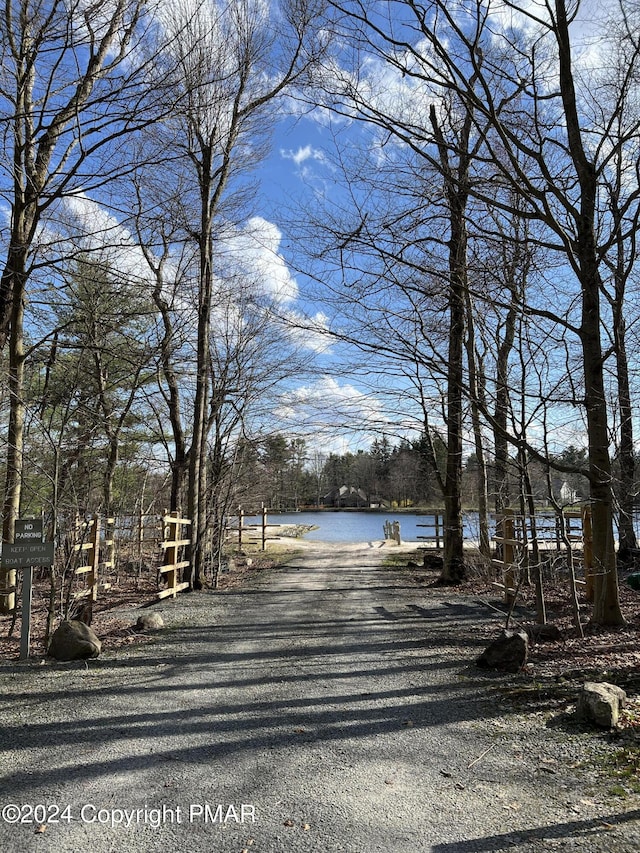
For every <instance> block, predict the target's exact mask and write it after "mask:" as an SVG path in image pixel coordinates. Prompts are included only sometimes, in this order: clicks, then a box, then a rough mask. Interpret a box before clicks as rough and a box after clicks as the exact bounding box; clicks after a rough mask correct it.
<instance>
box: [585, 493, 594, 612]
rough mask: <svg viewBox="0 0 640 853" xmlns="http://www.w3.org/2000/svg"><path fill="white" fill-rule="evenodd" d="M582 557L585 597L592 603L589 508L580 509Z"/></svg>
mask: <svg viewBox="0 0 640 853" xmlns="http://www.w3.org/2000/svg"><path fill="white" fill-rule="evenodd" d="M582 555H583V562H584V580H585V595H586V597H587V601H593V598H594V582H593V532H592V528H591V507H590V506H588V505H586V504H585V506H583V507H582Z"/></svg>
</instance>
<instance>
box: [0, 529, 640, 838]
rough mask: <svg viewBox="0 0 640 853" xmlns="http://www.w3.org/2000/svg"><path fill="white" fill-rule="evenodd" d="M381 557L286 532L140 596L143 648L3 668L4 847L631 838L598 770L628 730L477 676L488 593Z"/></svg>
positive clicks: (554, 691)
mask: <svg viewBox="0 0 640 853" xmlns="http://www.w3.org/2000/svg"><path fill="white" fill-rule="evenodd" d="M285 544H286V543H285ZM283 547H284V546H283ZM387 550H388V549H387V547H386V546H380V543H371V544H363V545H359V546H343V545H336V546H327V545H322V544H319V543H310V542H306V543H304V544H302V543H300V542H295V543H293V550H292V551H291V552H290V557H289V558H288V559H286V560H285V562H284V565H282V566H280V567H279V568H275V569H272V570H267V571H261V572H256V573H254V574H253V575H250V576H249V575H248V576H247V577H245V579H244V582H243V584H242V585H241V586H240V587H237V588H228V589H227V590H223V591H219V592H216V593H211V592H203V593H198V594H192V595H183V596H180V597H179V598H178V599H177V600H175V601H163V602H159V603H158V604H157V605H154V608H153V609H156V610H158V611H159V612H160V613H161V614H162V615H163V618H164V620H165V623H166V626H167V627H166V628H165V629H164V630H162V631H160V632H159V633H158V634H156V635H154V636H153V637H152V638H151V639H150V640H148V642H147V643H146V644H144V645H132V646H130V647H128V648H121V649H119V650H117V651H107V652H105V653H104V655H103V656H101V658H99V659H98V660H96V661H90V662H88V663H87V664H84V663H70V664H52V663H45V664H43V665H38V664H36V663H33V664H28V665H17V664H15V663H3V664H1V665H0V696H1V699H0V712H1V714H2V718H1V719H2V728H1V730H0V751H1V763H0V766H1V767H2V780H1V783H0V804H1V805H2V806H5V807H6V806H7V805H9V806H10V805H11V804H15V805H17V806H19V811H18V812H15V813H14V811H12V810H11V809H10V810H9V812H6V811H5V813H4V814H5V820H4V821H2V822H0V849H2V850H5V851H18V852H19V853H21V851H31V850H36V849H37V850H39V851H52V853H53V851H55V853H58V851H62V850H80V849H85V848H90V849H92V851H94V853H106V851H112V850H116V849H127V850H128V851H132V853H136V851H140V853H142V851H145V853H146V851H150V852H151V853H153V851H162V853H171V851H176V853H177V851H178V850H182V849H184V848H185V847H188V848H189V849H191V850H193V851H203V853H204V851H207V853H210V851H216V853H240V851H243V850H247V851H264V853H279V851H287V853H288V852H289V851H292V853H293V851H295V853H298V851H323V853H332V851H348V853H362V851H365V850H366V851H367V853H369V851H385V853H389V852H390V853H394V851H398V853H400V851H403V853H404V851H406V850H408V849H413V850H418V851H435V853H454V851H460V853H467V851H497V850H503V849H505V850H506V849H509V850H520V851H542V850H547V849H548V848H549V847H554V846H556V847H561V848H562V849H563V850H575V851H581V853H582V851H584V850H589V851H590V853H591V851H594V853H597V851H603V853H605V852H606V853H608V851H613V850H616V851H619V853H631V851H636V850H637V849H639V848H640V828H639V824H638V818H639V817H640V810H639V806H640V798H639V797H638V795H636V794H634V793H632V792H631V790H624V795H623V794H622V793H620V792H618V794H614V793H613V788H614V787H615V786H616V785H618V786H619V787H620V789H621V790H622V789H624V788H625V784H626V781H628V779H627V780H626V781H625V784H623V783H622V782H621V781H620V780H616V779H614V777H613V775H612V773H610V772H609V771H610V770H612V769H613V763H614V761H615V760H617V757H618V756H619V753H620V752H621V751H624V750H627V751H629V750H631V748H632V747H633V746H634V744H633V743H632V742H630V741H628V740H616V738H615V737H614V736H612V735H611V734H609V733H598V732H593V731H591V730H588V729H586V728H585V727H584V726H583V725H582V724H580V723H578V722H577V721H576V720H575V717H574V715H573V713H572V710H573V704H574V702H575V697H576V692H577V684H574V683H572V682H570V681H565V682H563V683H560V682H556V681H555V680H553V679H549V680H548V681H539V680H535V679H532V678H531V677H529V676H502V675H487V674H485V673H482V672H481V671H479V670H477V669H476V668H475V667H474V666H473V663H472V662H473V660H474V658H475V656H476V655H477V654H478V653H479V651H480V650H481V649H482V648H483V647H484V645H485V635H486V632H487V630H489V631H491V630H494V629H495V627H496V623H494V622H492V621H491V620H490V619H489V618H488V615H487V607H486V606H485V605H484V604H483V603H481V602H479V601H478V599H477V596H475V595H473V594H466V595H464V594H460V593H454V592H453V591H451V590H446V589H444V590H443V589H436V588H430V587H427V586H425V583H424V579H423V578H422V572H416V571H415V570H414V569H410V568H407V567H406V566H402V567H396V568H392V567H385V566H384V565H383V556H384V555H385V554H386V553H387ZM137 612H138V611H137V610H136V608H120V609H119V610H118V611H117V616H118V618H120V619H122V620H123V621H126V620H130V621H135V620H134V616H135V615H136V613H137ZM36 805H38V806H42V807H43V808H41V809H39V810H35V809H32V811H31V812H29V810H28V809H29V806H36ZM67 807H68V808H67ZM43 809H44V810H43ZM56 809H57V811H56ZM15 815H17V816H18V822H17V823H11V822H9V821H10V820H11V819H12V817H15ZM29 820H30V821H31V822H28V821H29ZM38 829H40V831H37V830H38Z"/></svg>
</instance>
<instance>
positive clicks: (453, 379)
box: [429, 106, 471, 584]
mask: <svg viewBox="0 0 640 853" xmlns="http://www.w3.org/2000/svg"><path fill="white" fill-rule="evenodd" d="M429 117H430V120H431V126H432V128H433V132H434V139H435V142H436V145H437V147H438V153H439V158H440V166H441V170H442V175H443V179H444V190H445V196H446V199H447V208H448V218H449V282H448V288H447V291H448V301H449V329H448V334H449V341H448V365H447V462H446V474H445V481H444V511H445V518H444V554H443V563H444V565H443V569H442V575H441V577H440V581H441V582H442V583H445V584H456V583H460V582H461V581H462V580H463V579H464V576H465V563H464V539H463V532H462V426H463V406H462V389H463V383H464V340H465V328H466V322H465V321H466V317H465V299H466V295H467V290H468V288H467V222H466V213H467V211H466V207H467V200H468V197H469V189H468V180H469V154H468V144H469V135H470V132H471V116H470V114H469V113H467V116H466V121H465V124H464V127H463V130H462V132H461V139H460V140H458V146H457V151H458V163H457V166H456V167H455V168H454V167H453V166H452V165H451V162H450V156H449V146H448V145H447V143H446V142H445V139H444V136H443V134H442V130H441V128H440V126H439V124H438V118H437V114H436V110H435V107H433V106H432V107H431V109H430V113H429Z"/></svg>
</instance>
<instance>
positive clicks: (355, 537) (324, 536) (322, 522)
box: [245, 511, 478, 542]
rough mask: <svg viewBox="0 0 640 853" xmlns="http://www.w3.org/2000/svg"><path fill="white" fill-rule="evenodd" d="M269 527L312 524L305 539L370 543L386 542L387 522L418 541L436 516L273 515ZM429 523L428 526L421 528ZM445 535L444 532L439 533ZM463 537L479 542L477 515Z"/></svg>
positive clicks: (256, 520) (249, 521)
mask: <svg viewBox="0 0 640 853" xmlns="http://www.w3.org/2000/svg"><path fill="white" fill-rule="evenodd" d="M267 520H268V523H269V524H313V525H315V526H317V528H318V529H317V530H312V531H310V532H309V533H306V534H305V537H304V538H305V539H312V540H314V541H317V542H370V541H372V540H380V539H384V523H385V521H399V522H400V535H401V538H402V541H403V542H419V541H420V540H419V538H418V537H419V536H425V535H427V536H429V535H432V534H433V532H434V528H433V515H429V514H428V513H420V514H418V513H404V512H402V513H395V514H394V513H393V512H392V511H391V512H388V513H384V512H380V513H378V512H292V513H275V512H274V513H270V514H269V516H268V519H267ZM259 523H260V519H259V518H258V517H257V516H255V517H247V518H245V524H259ZM424 524H427V525H429V527H419V526H418V525H424ZM440 535H441V536H442V530H440ZM464 535H465V538H468V539H476V540H477V539H478V514H477V513H468V514H465V516H464Z"/></svg>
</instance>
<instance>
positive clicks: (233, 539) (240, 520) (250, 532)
mask: <svg viewBox="0 0 640 853" xmlns="http://www.w3.org/2000/svg"><path fill="white" fill-rule="evenodd" d="M258 518H259V521H258V522H257V523H255V524H247V523H246V515H245V512H244V510H243V509H242V508H239V509H238V512H237V514H236V515H232V516H229V517H228V518H227V519H226V520H225V537H224V539H225V544H227V545H231V544H232V545H234V546H237V548H238V550H239V551H241V550H242V548H243V546H244V545H260V549H261V550H262V551H266V549H267V542H268V541H269V540H272V539H276V538H277V537H276V536H269V535H268V530H269V529H270V528H272V527H281V525H280V524H273V523H271V522H270V521H269V519H268V515H267V508H266V507H264V506H263V507H262V509H261V510H260V512H259V513H258Z"/></svg>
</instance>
